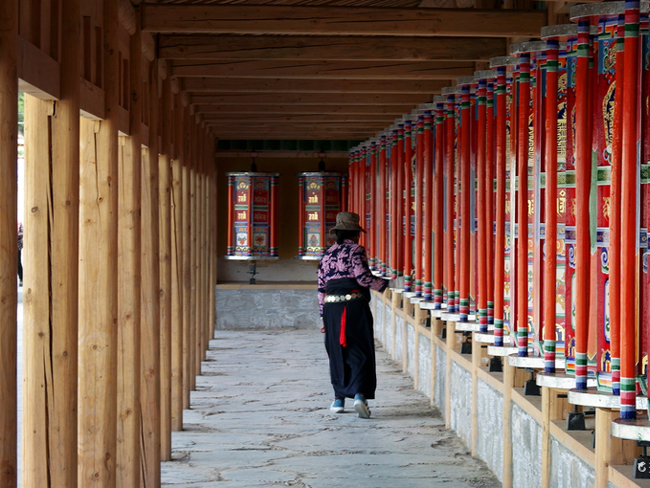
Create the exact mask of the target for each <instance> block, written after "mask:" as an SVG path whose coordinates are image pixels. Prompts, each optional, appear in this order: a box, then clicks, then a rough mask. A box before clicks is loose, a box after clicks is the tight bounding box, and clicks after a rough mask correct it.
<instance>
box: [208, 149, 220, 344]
mask: <svg viewBox="0 0 650 488" xmlns="http://www.w3.org/2000/svg"><path fill="white" fill-rule="evenodd" d="M208 147H209V150H210V153H209V158H208V161H209V162H210V172H209V174H210V212H209V219H210V220H209V222H210V225H209V227H208V228H209V229H210V230H211V232H210V259H211V261H210V337H211V338H213V337H214V328H215V326H216V323H215V322H216V310H215V307H216V299H217V297H216V290H215V287H216V286H217V224H218V222H217V171H216V167H215V164H214V152H215V147H216V144H215V141H214V140H210V144H209V145H208Z"/></svg>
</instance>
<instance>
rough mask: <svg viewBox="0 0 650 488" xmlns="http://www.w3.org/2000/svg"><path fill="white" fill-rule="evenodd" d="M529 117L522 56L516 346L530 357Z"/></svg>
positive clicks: (525, 64) (526, 61) (527, 70)
mask: <svg viewBox="0 0 650 488" xmlns="http://www.w3.org/2000/svg"><path fill="white" fill-rule="evenodd" d="M529 114H530V54H529V53H527V52H526V53H521V54H520V56H519V104H518V107H517V119H518V120H517V182H518V188H517V226H518V229H519V232H518V236H519V237H518V246H517V292H516V293H517V319H516V320H517V345H518V355H519V356H528V144H529V136H528V117H529Z"/></svg>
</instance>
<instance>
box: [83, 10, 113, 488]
mask: <svg viewBox="0 0 650 488" xmlns="http://www.w3.org/2000/svg"><path fill="white" fill-rule="evenodd" d="M117 10H118V9H117V2H104V12H103V15H104V19H103V22H104V23H103V40H104V42H103V44H102V46H103V73H104V80H103V89H104V97H105V105H104V107H105V119H104V120H103V121H101V122H91V121H87V120H83V121H82V123H81V144H80V150H81V164H80V188H79V200H80V201H79V205H80V206H79V222H80V226H81V227H80V229H79V283H80V286H79V423H78V429H79V431H78V436H79V447H78V452H79V462H78V483H79V485H80V486H94V487H98V488H99V487H102V488H103V487H107V488H112V487H114V486H115V483H116V478H117V473H116V462H117V453H116V434H117V417H116V415H117V381H116V378H117V327H116V325H117V221H118V219H117V180H118V164H117V158H118V140H117V128H118V88H119V85H120V80H119V62H118V59H119V43H118V35H117V30H118V27H119V21H118V14H117Z"/></svg>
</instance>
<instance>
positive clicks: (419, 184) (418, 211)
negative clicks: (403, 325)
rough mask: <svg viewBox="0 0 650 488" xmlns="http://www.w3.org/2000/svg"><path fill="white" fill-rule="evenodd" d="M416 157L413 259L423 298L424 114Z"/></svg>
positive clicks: (417, 286) (419, 123) (417, 291)
mask: <svg viewBox="0 0 650 488" xmlns="http://www.w3.org/2000/svg"><path fill="white" fill-rule="evenodd" d="M415 137H416V141H417V142H416V155H415V160H416V163H415V197H414V202H415V238H414V242H413V245H414V246H413V247H414V249H415V251H414V252H415V256H414V258H413V267H414V268H415V273H414V274H413V281H414V282H415V283H414V288H415V296H416V297H421V296H422V244H423V243H422V228H423V219H424V215H423V214H424V208H423V202H424V196H423V191H424V178H425V176H424V114H422V113H419V114H418V116H417V124H416V135H415Z"/></svg>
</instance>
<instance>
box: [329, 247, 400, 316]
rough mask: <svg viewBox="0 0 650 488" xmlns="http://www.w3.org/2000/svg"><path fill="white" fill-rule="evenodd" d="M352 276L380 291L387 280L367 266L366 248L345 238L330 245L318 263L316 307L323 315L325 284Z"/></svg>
mask: <svg viewBox="0 0 650 488" xmlns="http://www.w3.org/2000/svg"><path fill="white" fill-rule="evenodd" d="M340 278H354V279H356V280H357V283H359V285H361V286H363V287H366V288H371V289H373V290H378V291H382V290H384V289H385V288H386V286H387V285H388V281H387V280H384V279H382V278H378V277H376V276H373V274H372V273H371V272H370V268H369V266H368V256H367V254H366V248H365V247H363V246H360V245H359V244H355V243H354V241H352V240H350V239H346V240H345V241H343V244H336V243H334V245H333V246H332V247H330V248H329V249H328V250H327V252H326V253H325V255H324V256H323V259H321V261H320V264H319V265H318V309H319V311H320V316H321V317H322V316H323V304H324V303H325V284H326V283H327V282H328V281H329V280H336V279H340Z"/></svg>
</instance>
